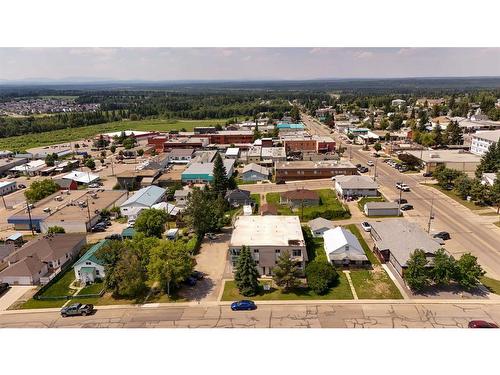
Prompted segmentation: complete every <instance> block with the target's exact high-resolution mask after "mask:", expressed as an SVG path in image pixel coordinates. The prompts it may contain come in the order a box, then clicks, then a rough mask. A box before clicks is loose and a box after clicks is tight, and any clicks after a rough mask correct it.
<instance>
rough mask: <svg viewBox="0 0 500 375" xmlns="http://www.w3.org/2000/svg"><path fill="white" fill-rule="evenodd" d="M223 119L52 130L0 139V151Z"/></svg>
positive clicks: (138, 122)
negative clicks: (102, 134)
mask: <svg viewBox="0 0 500 375" xmlns="http://www.w3.org/2000/svg"><path fill="white" fill-rule="evenodd" d="M225 122H226V120H225V119H210V120H174V119H168V120H161V119H154V120H140V121H130V120H123V121H116V122H108V123H105V124H99V125H89V126H84V127H81V128H68V129H60V130H52V131H48V132H44V133H36V134H26V135H20V136H16V137H8V138H0V149H2V150H26V149H29V148H33V147H40V146H47V145H51V144H56V143H64V142H70V141H78V140H82V139H87V138H91V137H93V136H95V135H97V134H99V133H107V132H113V131H121V130H139V131H146V130H151V131H170V130H181V129H183V128H184V129H186V130H187V131H192V130H193V128H194V127H195V126H210V125H217V124H221V125H224V124H225Z"/></svg>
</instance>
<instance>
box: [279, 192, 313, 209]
mask: <svg viewBox="0 0 500 375" xmlns="http://www.w3.org/2000/svg"><path fill="white" fill-rule="evenodd" d="M280 204H286V205H288V206H290V207H302V206H317V205H319V194H318V193H316V192H315V191H313V190H308V189H297V190H290V191H285V192H283V193H280Z"/></svg>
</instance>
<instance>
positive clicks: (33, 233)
mask: <svg viewBox="0 0 500 375" xmlns="http://www.w3.org/2000/svg"><path fill="white" fill-rule="evenodd" d="M26 207H27V208H28V217H29V219H30V230H31V234H32V235H33V236H34V235H35V231H34V230H33V221H32V219H31V208H30V204H29V203H28V201H26Z"/></svg>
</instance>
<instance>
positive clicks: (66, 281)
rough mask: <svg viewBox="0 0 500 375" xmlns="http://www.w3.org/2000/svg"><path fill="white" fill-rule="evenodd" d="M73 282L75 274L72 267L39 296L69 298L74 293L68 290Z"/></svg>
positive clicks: (72, 290)
mask: <svg viewBox="0 0 500 375" xmlns="http://www.w3.org/2000/svg"><path fill="white" fill-rule="evenodd" d="M73 281H75V272H74V271H73V267H69V268H68V269H67V270H66V271H64V275H63V276H62V277H61V278H60V279H59V280H57V281H56V282H55V283H54V284H52V285H51V286H49V287H48V288H47V289H46V290H45V291H44V292H43V293H42V294H41V295H40V296H43V297H60V296H71V295H73V294H74V293H75V290H74V289H70V288H69V286H70V284H71V283H72V282H73Z"/></svg>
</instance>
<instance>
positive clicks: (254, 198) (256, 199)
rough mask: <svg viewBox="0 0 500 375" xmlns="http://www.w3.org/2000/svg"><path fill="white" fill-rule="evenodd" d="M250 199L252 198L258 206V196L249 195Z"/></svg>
mask: <svg viewBox="0 0 500 375" xmlns="http://www.w3.org/2000/svg"><path fill="white" fill-rule="evenodd" d="M250 198H252V200H253V201H254V202H255V204H257V205H259V206H260V194H250Z"/></svg>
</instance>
